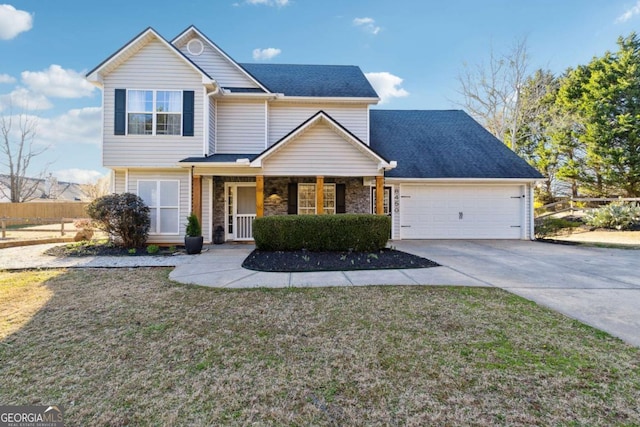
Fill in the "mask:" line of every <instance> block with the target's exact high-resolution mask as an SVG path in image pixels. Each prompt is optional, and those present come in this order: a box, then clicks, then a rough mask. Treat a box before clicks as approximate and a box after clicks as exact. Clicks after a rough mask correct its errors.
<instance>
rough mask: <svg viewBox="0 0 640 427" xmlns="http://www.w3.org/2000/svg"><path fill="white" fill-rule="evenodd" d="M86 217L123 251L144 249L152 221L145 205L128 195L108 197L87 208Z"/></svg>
mask: <svg viewBox="0 0 640 427" xmlns="http://www.w3.org/2000/svg"><path fill="white" fill-rule="evenodd" d="M87 213H88V214H89V217H91V219H92V220H94V221H95V222H96V225H97V226H98V228H100V229H102V230H104V231H106V232H107V233H108V234H109V236H111V237H112V238H113V237H115V238H116V239H117V240H119V241H118V243H119V244H121V245H122V246H124V247H125V248H140V247H142V246H144V244H145V242H146V241H147V237H148V236H149V227H150V226H151V219H150V217H149V208H148V207H147V205H145V203H144V201H143V200H142V199H141V198H140V197H138V196H136V195H135V194H131V193H122V194H109V195H106V196H102V197H99V198H97V199H95V200H94V201H93V202H91V203H90V204H89V206H87Z"/></svg>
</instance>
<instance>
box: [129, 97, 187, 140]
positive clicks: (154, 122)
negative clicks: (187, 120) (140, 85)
mask: <svg viewBox="0 0 640 427" xmlns="http://www.w3.org/2000/svg"><path fill="white" fill-rule="evenodd" d="M130 91H143V92H153V106H152V109H151V112H149V111H129V92H130ZM158 92H180V113H175V112H169V113H167V112H164V113H161V114H179V115H180V132H179V133H178V134H175V135H168V134H164V133H163V134H157V133H156V126H157V119H156V117H157V114H158V111H155V110H156V100H157V93H158ZM183 92H184V91H182V90H178V89H136V88H130V89H127V99H126V103H125V120H124V126H125V129H124V134H125V135H126V136H132V137H149V136H159V137H174V138H175V137H176V136H182V134H183V132H184V129H183V125H184V123H183V118H182V116H183V115H184V111H183V108H184V106H183V103H184V100H183V97H184V93H183ZM129 113H131V114H151V133H150V134H139V133H134V134H130V133H129Z"/></svg>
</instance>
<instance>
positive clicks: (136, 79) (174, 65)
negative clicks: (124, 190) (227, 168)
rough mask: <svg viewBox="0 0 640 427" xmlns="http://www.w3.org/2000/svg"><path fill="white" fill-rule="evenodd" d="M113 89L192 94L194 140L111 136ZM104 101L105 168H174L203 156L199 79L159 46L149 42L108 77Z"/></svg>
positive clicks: (143, 136) (160, 136)
mask: <svg viewBox="0 0 640 427" xmlns="http://www.w3.org/2000/svg"><path fill="white" fill-rule="evenodd" d="M115 89H146V90H179V91H185V90H192V91H194V92H195V93H194V94H195V99H194V104H195V105H194V136H180V135H159V136H153V135H114V134H113V133H114V129H113V119H114V101H115ZM103 99H104V101H103V102H104V114H103V117H104V127H103V132H104V135H103V140H104V144H103V165H104V166H106V167H118V166H121V167H122V166H124V167H126V166H129V167H135V166H140V167H148V166H157V167H163V166H174V165H175V164H176V162H178V161H179V160H181V159H183V158H185V157H190V156H202V154H203V153H202V149H203V148H202V140H203V111H202V110H203V108H202V106H203V91H202V75H201V74H199V73H198V72H197V71H196V70H194V69H193V67H191V66H189V65H188V64H187V63H186V61H185V60H184V59H181V58H180V57H179V56H178V54H177V53H175V52H171V51H170V50H169V49H168V48H167V47H166V46H165V45H163V44H162V43H161V42H159V41H157V40H152V41H150V42H149V43H148V44H147V45H146V46H144V47H143V48H142V49H140V50H139V51H138V52H136V53H135V54H134V55H133V56H132V57H131V58H129V59H128V60H127V61H126V62H124V63H123V64H121V65H120V66H119V67H118V68H116V69H115V70H113V71H112V72H111V73H109V74H107V75H106V76H105V77H104V93H103Z"/></svg>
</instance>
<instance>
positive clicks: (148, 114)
mask: <svg viewBox="0 0 640 427" xmlns="http://www.w3.org/2000/svg"><path fill="white" fill-rule="evenodd" d="M181 125H182V92H181V91H175V90H172V91H169V90H129V91H128V93H127V130H128V132H127V133H128V134H129V135H180V134H181V132H182V129H181Z"/></svg>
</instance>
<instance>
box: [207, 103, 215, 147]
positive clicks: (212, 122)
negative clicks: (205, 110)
mask: <svg viewBox="0 0 640 427" xmlns="http://www.w3.org/2000/svg"><path fill="white" fill-rule="evenodd" d="M208 102H209V141H207V142H208V144H209V154H214V153H215V152H216V100H215V99H213V98H209V99H208Z"/></svg>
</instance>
